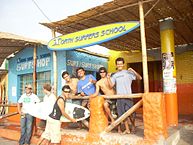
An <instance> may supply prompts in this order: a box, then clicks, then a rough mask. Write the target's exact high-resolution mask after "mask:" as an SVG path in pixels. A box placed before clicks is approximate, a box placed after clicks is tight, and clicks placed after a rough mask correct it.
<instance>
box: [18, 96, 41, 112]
mask: <svg viewBox="0 0 193 145" xmlns="http://www.w3.org/2000/svg"><path fill="white" fill-rule="evenodd" d="M39 102H40V99H39V98H38V97H37V96H36V95H35V94H33V93H32V94H31V95H30V96H27V94H26V93H25V94H23V95H22V96H21V97H20V98H19V100H18V103H22V110H21V111H22V112H23V113H28V112H27V110H28V109H30V108H28V107H29V105H30V104H34V103H39Z"/></svg>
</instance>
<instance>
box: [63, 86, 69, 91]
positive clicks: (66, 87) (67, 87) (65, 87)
mask: <svg viewBox="0 0 193 145" xmlns="http://www.w3.org/2000/svg"><path fill="white" fill-rule="evenodd" d="M65 89H68V90H71V89H70V86H69V85H64V86H63V87H62V91H64V90H65Z"/></svg>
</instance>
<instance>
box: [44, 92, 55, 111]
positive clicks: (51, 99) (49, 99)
mask: <svg viewBox="0 0 193 145" xmlns="http://www.w3.org/2000/svg"><path fill="white" fill-rule="evenodd" d="M43 102H44V103H46V104H47V105H48V106H49V108H52V109H53V107H54V104H55V102H56V96H55V95H54V94H53V93H51V94H50V95H49V96H48V95H45V96H44V99H43Z"/></svg>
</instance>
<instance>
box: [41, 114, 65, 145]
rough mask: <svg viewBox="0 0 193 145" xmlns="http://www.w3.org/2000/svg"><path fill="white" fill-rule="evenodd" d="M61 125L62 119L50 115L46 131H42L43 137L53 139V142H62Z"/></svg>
mask: <svg viewBox="0 0 193 145" xmlns="http://www.w3.org/2000/svg"><path fill="white" fill-rule="evenodd" d="M60 127H61V122H60V120H55V119H53V118H51V117H48V118H47V123H46V128H45V131H44V132H43V133H42V135H41V137H42V138H45V139H47V140H51V143H60V141H61V131H60Z"/></svg>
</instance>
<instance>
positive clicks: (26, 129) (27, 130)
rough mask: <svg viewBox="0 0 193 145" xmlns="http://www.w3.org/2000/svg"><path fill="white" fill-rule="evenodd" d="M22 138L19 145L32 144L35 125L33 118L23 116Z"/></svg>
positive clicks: (21, 122) (27, 115) (26, 115)
mask: <svg viewBox="0 0 193 145" xmlns="http://www.w3.org/2000/svg"><path fill="white" fill-rule="evenodd" d="M20 124H21V137H20V139H19V144H20V145H23V144H30V139H31V135H32V125H33V116H31V115H29V114H25V115H22V116H21V120H20Z"/></svg>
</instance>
